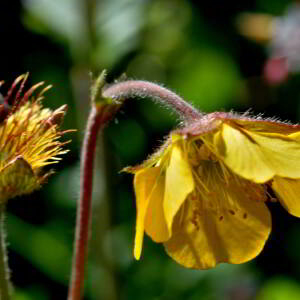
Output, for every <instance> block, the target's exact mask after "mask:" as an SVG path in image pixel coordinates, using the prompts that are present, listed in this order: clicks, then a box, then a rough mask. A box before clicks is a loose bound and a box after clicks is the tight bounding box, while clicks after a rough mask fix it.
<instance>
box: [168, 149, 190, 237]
mask: <svg viewBox="0 0 300 300" xmlns="http://www.w3.org/2000/svg"><path fill="white" fill-rule="evenodd" d="M193 190H194V179H193V174H192V171H191V168H190V165H189V163H188V160H187V158H186V157H184V153H183V151H182V150H181V148H180V146H179V144H178V143H175V144H174V145H173V147H172V153H171V158H170V164H169V166H168V168H167V171H166V187H165V195H164V212H165V217H166V222H167V226H168V229H169V235H170V236H171V234H172V224H173V218H174V216H175V215H176V213H177V212H178V210H179V208H180V207H181V205H182V204H183V202H184V201H185V200H186V198H187V196H188V195H189V194H190V193H191V192H192V191H193Z"/></svg>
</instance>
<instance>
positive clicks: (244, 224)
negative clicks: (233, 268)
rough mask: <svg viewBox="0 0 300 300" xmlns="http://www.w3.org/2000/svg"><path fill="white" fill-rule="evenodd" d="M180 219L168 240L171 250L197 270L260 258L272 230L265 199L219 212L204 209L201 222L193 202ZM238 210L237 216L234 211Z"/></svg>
mask: <svg viewBox="0 0 300 300" xmlns="http://www.w3.org/2000/svg"><path fill="white" fill-rule="evenodd" d="M185 205H187V207H185V210H186V211H187V214H186V215H185V217H184V218H183V221H182V222H180V213H179V214H178V216H176V217H175V221H174V228H173V235H172V238H171V239H170V240H168V241H167V242H166V243H165V247H166V251H167V253H168V254H169V255H170V256H171V257H172V258H173V259H174V260H175V261H177V262H178V263H179V264H181V265H183V266H185V267H187V268H194V269H209V268H213V267H215V266H216V265H217V264H218V263H222V262H227V263H232V264H240V263H244V262H247V261H249V260H251V259H253V258H254V257H256V256H257V255H258V254H259V253H260V252H261V250H262V249H263V247H264V245H265V242H266V240H267V239H268V236H269V234H270V231H271V216H270V213H269V210H268V208H267V207H266V205H265V204H264V203H263V202H253V203H251V202H249V201H239V210H238V211H234V210H233V209H232V210H224V211H220V213H219V214H216V213H214V212H213V211H211V210H205V211H202V214H201V217H199V219H198V222H197V224H196V225H195V224H193V223H192V222H191V221H190V220H191V219H192V218H193V215H192V214H193V210H192V207H193V205H192V204H191V203H190V202H189V203H187V204H185ZM232 212H234V215H233V214H232Z"/></svg>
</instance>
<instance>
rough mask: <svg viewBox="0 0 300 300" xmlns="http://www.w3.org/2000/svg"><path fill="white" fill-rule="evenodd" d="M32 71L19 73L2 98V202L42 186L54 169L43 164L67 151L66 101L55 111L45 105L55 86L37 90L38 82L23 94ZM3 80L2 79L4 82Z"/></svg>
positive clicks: (0, 137)
mask: <svg viewBox="0 0 300 300" xmlns="http://www.w3.org/2000/svg"><path fill="white" fill-rule="evenodd" d="M27 78H28V74H25V75H21V76H19V77H18V78H17V79H16V80H15V82H14V83H13V84H12V86H11V88H10V89H9V91H8V92H7V94H6V96H5V97H3V96H2V98H1V99H0V100H1V101H0V102H1V103H0V195H1V197H0V202H1V203H3V202H5V201H7V200H8V199H9V198H12V197H15V196H18V195H23V194H28V193H31V192H32V191H33V190H36V189H38V188H39V187H40V186H41V184H42V183H43V182H44V181H45V180H46V178H47V177H48V176H49V175H50V174H51V171H50V172H46V173H43V172H42V167H44V166H46V165H49V164H53V163H56V162H58V161H59V160H60V159H61V158H59V155H61V154H65V153H66V152H68V150H63V149H62V146H63V145H64V144H65V143H62V142H60V141H59V138H60V137H61V136H62V134H64V133H65V132H66V131H65V132H62V131H60V130H59V126H60V125H61V122H62V120H63V117H64V115H65V113H66V110H67V106H66V105H63V106H61V107H60V108H58V109H57V110H55V111H51V110H50V109H47V108H43V107H42V103H41V100H42V99H43V94H44V93H45V91H47V90H48V89H49V88H50V87H51V86H47V87H46V88H44V89H43V90H41V91H40V92H39V93H38V94H37V95H36V96H33V93H34V92H35V91H36V90H37V89H38V88H39V87H40V86H42V85H43V83H38V84H36V85H34V86H33V87H31V88H30V89H29V90H28V91H27V92H25V93H24V94H23V88H24V85H25V82H26V80H27ZM2 83H3V82H1V84H2Z"/></svg>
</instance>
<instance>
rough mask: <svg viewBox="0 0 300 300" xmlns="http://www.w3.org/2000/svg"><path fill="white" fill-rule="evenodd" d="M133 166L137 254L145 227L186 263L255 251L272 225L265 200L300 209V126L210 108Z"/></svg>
mask: <svg viewBox="0 0 300 300" xmlns="http://www.w3.org/2000/svg"><path fill="white" fill-rule="evenodd" d="M125 171H127V172H131V173H134V189H135V194H136V206H137V220H136V236H135V245H134V256H135V258H136V259H139V258H140V255H141V250H142V243H143V236H144V232H146V234H147V235H149V236H150V237H151V238H152V240H153V241H155V242H158V243H164V246H165V249H166V251H167V253H168V254H169V255H170V256H171V257H172V258H173V259H174V260H175V261H177V262H178V263H179V264H181V265H183V266H185V267H188V268H197V269H207V268H212V267H215V266H216V265H217V264H218V263H222V262H227V263H232V264H240V263H244V262H247V261H249V260H251V259H253V258H254V257H256V256H257V255H258V254H259V253H260V252H261V251H262V249H263V247H264V245H265V243H266V241H267V239H268V236H269V234H270V231H271V215H270V212H269V210H268V208H267V205H266V202H268V201H277V200H278V201H279V202H280V203H281V205H282V206H283V207H284V208H285V209H286V210H287V211H288V212H289V213H290V214H292V215H294V216H297V217H300V201H299V200H300V199H298V194H299V190H300V126H299V125H290V124H286V123H281V122H277V121H274V120H263V119H261V118H256V119H255V118H250V117H248V116H246V115H243V116H238V115H235V114H232V113H212V114H209V115H206V116H204V117H203V118H201V119H200V120H198V121H194V122H193V123H191V124H190V125H187V126H186V127H185V128H181V129H178V130H175V131H173V132H172V133H171V134H170V136H169V138H168V139H167V141H166V143H165V144H164V145H163V146H162V148H161V149H160V150H159V151H158V152H157V153H155V154H154V155H153V156H151V157H150V158H149V159H148V160H147V161H146V162H144V163H143V164H142V165H139V166H136V167H129V168H126V169H125Z"/></svg>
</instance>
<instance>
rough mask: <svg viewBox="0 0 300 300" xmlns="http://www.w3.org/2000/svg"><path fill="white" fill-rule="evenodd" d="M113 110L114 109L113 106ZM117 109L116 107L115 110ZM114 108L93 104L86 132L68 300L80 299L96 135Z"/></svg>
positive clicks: (88, 223) (87, 237) (87, 234)
mask: <svg viewBox="0 0 300 300" xmlns="http://www.w3.org/2000/svg"><path fill="white" fill-rule="evenodd" d="M115 107H116V106H115ZM116 108H117V107H116ZM115 112H116V110H114V109H113V107H110V108H107V107H103V108H100V109H99V108H98V109H97V108H96V106H95V105H93V107H92V109H91V112H90V115H89V118H88V122H87V128H86V132H85V137H84V141H83V148H82V156H81V166H80V167H81V183H80V195H79V200H78V204H77V217H76V232H75V254H74V257H73V264H72V274H71V283H70V288H69V294H68V300H80V299H81V294H82V290H83V282H84V266H85V257H86V252H87V245H88V239H89V228H90V219H91V218H90V215H91V199H92V186H93V164H94V157H95V150H96V142H97V135H98V132H99V131H100V130H101V129H102V128H103V127H104V126H105V125H106V124H107V123H108V122H109V120H110V119H111V118H112V117H113V116H114V114H115Z"/></svg>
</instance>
